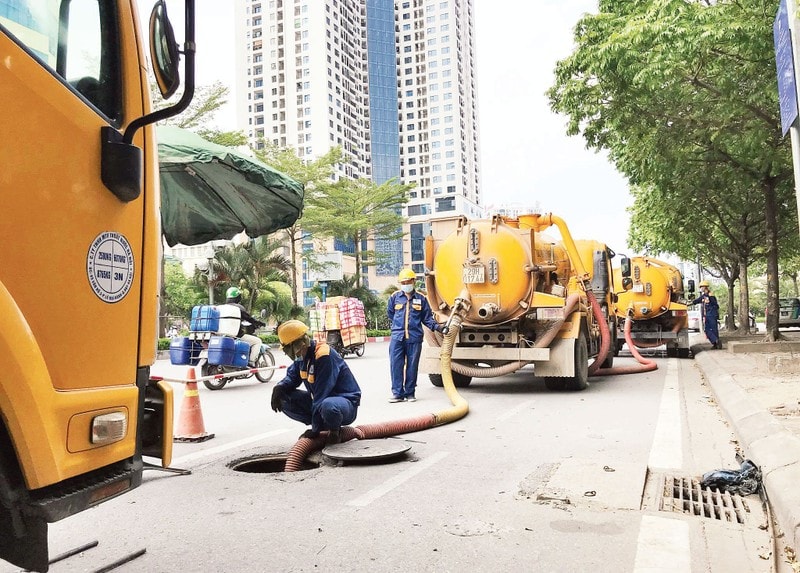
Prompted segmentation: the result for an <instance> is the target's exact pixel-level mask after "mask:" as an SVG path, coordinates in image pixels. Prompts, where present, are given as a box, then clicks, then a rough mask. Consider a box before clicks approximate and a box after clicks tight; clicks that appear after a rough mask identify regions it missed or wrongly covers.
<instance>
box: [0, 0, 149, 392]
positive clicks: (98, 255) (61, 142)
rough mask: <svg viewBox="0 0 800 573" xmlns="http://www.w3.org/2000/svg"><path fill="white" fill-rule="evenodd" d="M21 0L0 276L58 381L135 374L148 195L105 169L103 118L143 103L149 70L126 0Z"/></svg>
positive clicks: (10, 47)
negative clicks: (143, 67)
mask: <svg viewBox="0 0 800 573" xmlns="http://www.w3.org/2000/svg"><path fill="white" fill-rule="evenodd" d="M17 5H18V7H16V8H4V7H3V6H0V25H2V26H3V27H4V29H3V30H2V33H0V54H1V55H2V56H3V61H4V65H3V66H2V67H0V102H2V110H3V111H2V112H1V113H2V116H3V117H2V122H1V123H2V127H1V128H0V130H2V141H3V145H2V146H0V165H3V170H2V174H0V183H1V184H2V204H3V218H4V221H3V224H2V225H0V244H2V245H3V248H2V249H0V281H2V283H3V285H4V286H5V288H6V289H7V290H8V292H9V293H10V295H11V297H12V298H13V300H14V301H15V303H16V305H17V306H18V307H19V309H20V311H21V312H22V314H23V316H24V318H25V321H27V324H28V325H29V327H30V329H31V332H32V335H33V338H34V339H35V340H36V342H37V343H38V347H39V350H40V351H41V353H42V355H43V356H44V359H45V362H46V364H47V369H48V371H49V373H50V376H51V379H52V384H53V386H54V387H55V388H56V389H59V390H70V389H77V388H91V387H98V386H106V385H119V384H132V383H133V382H134V379H135V376H136V366H137V359H136V357H137V347H138V328H139V327H138V325H139V306H140V290H141V276H142V244H143V243H142V241H143V226H144V221H143V203H144V201H143V199H142V198H140V199H138V200H136V201H132V202H130V203H123V202H121V201H120V200H119V199H117V198H116V197H115V196H114V195H113V194H112V193H111V192H109V190H108V189H107V188H106V187H105V186H104V185H103V182H102V181H101V178H100V128H101V127H102V126H109V125H110V126H114V127H119V126H120V125H121V124H122V122H123V121H124V117H125V116H127V117H136V116H139V115H141V114H142V90H141V89H139V88H138V87H137V88H136V89H135V90H133V92H135V96H134V97H125V96H124V94H125V93H126V89H125V85H126V83H128V89H127V93H132V90H130V84H132V83H133V84H138V83H139V77H140V76H139V71H138V50H136V49H132V50H127V51H125V50H123V49H122V48H123V45H124V44H125V41H126V39H127V40H133V38H131V37H130V36H131V35H132V30H131V29H130V27H127V28H124V29H123V27H122V26H121V24H120V18H121V14H120V11H121V10H125V9H126V8H125V7H124V6H123V7H119V6H117V3H115V2H98V1H97V0H72V1H70V2H67V1H64V2H59V1H55V0H51V1H49V2H41V1H38V2H33V1H29V2H21V3H17ZM127 9H129V8H127ZM4 10H5V13H3V12H4ZM127 17H128V18H130V15H129V14H128V15H127ZM126 36H128V37H127V38H126ZM123 55H124V57H123ZM124 58H127V59H128V60H125V59H124ZM11 245H13V248H10V246H11Z"/></svg>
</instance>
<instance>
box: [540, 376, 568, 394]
mask: <svg viewBox="0 0 800 573" xmlns="http://www.w3.org/2000/svg"><path fill="white" fill-rule="evenodd" d="M567 380H569V378H561V377H560V376H545V377H544V387H545V388H547V389H548V390H552V391H553V392H560V391H562V390H563V389H564V388H566V387H567Z"/></svg>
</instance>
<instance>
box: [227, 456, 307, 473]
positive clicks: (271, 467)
mask: <svg viewBox="0 0 800 573" xmlns="http://www.w3.org/2000/svg"><path fill="white" fill-rule="evenodd" d="M288 457H289V456H288V455H286V454H270V455H259V456H250V457H248V458H242V459H240V460H234V461H232V462H231V463H229V464H228V467H229V468H231V469H232V470H234V471H237V472H245V473H250V474H274V473H283V471H284V469H285V468H286V460H287V459H288ZM318 467H319V464H318V463H314V462H311V461H309V460H308V459H306V460H303V463H302V465H301V466H300V469H299V470H298V471H304V470H313V469H316V468H318Z"/></svg>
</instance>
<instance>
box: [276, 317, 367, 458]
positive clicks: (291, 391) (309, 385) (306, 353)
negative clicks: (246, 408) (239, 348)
mask: <svg viewBox="0 0 800 573" xmlns="http://www.w3.org/2000/svg"><path fill="white" fill-rule="evenodd" d="M278 339H279V340H280V343H281V346H282V348H283V351H284V352H285V353H286V355H287V356H288V357H289V358H291V359H292V361H293V362H292V364H291V366H289V368H288V370H287V371H286V377H285V378H284V379H283V380H281V381H280V382H278V383H277V384H276V385H275V388H274V389H273V390H272V400H271V404H270V405H271V406H272V409H273V410H274V411H275V412H283V413H284V414H286V415H287V416H289V417H290V418H291V419H292V420H297V421H298V422H302V423H303V424H306V425H310V426H311V429H310V430H306V431H305V432H304V433H303V434H302V435H301V436H300V437H301V438H312V439H313V438H316V437H317V436H319V434H320V432H321V431H324V430H327V431H328V436H327V439H326V444H328V445H330V444H338V443H339V442H340V441H341V437H340V434H339V432H340V430H341V428H342V426H346V425H348V424H352V423H353V421H355V419H356V414H357V413H358V406H359V404H360V402H361V388H360V387H359V386H358V382H356V379H355V377H354V376H353V373H352V372H350V368H349V367H348V366H347V364H346V363H345V361H344V359H343V358H342V357H341V356H340V355H339V354H338V353H337V352H336V351H335V350H334V349H333V348H331V347H330V346H328V345H327V344H326V343H324V342H316V341H314V340H311V339H310V338H309V336H308V326H306V325H305V324H304V323H302V322H301V321H299V320H288V321H286V322H284V323H282V324H281V325H280V326H278ZM300 384H303V385H304V386H305V390H300V389H299V386H300Z"/></svg>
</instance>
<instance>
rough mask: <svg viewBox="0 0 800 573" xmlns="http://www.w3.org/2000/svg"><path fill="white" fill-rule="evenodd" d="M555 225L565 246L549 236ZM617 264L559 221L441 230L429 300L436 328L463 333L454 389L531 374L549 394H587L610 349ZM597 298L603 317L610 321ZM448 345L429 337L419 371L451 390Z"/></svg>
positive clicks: (536, 218) (526, 219)
mask: <svg viewBox="0 0 800 573" xmlns="http://www.w3.org/2000/svg"><path fill="white" fill-rule="evenodd" d="M554 225H555V226H557V227H558V231H559V234H560V235H561V238H560V239H555V238H552V237H549V236H547V235H545V234H544V233H543V232H542V231H544V230H545V229H547V228H549V227H551V226H554ZM611 257H613V252H612V251H611V250H610V249H608V248H607V247H606V246H605V245H603V244H602V243H599V242H596V241H573V240H572V237H571V235H570V233H569V230H568V228H567V226H566V224H565V223H564V221H563V220H561V219H560V218H558V217H556V216H554V215H551V214H548V215H538V214H531V215H521V216H520V217H519V218H508V217H502V216H499V215H497V216H494V217H492V218H491V219H485V220H472V221H470V220H467V219H466V218H464V217H456V218H451V219H439V220H435V221H432V222H431V235H430V236H428V237H427V238H426V243H425V267H426V272H425V283H426V296H427V297H428V301H429V302H430V305H431V308H432V309H433V310H434V313H435V314H436V318H437V320H439V321H440V322H441V321H448V324H453V323H454V322H455V324H456V328H457V329H458V337H457V339H456V340H455V345H454V347H453V349H452V354H451V357H450V358H451V360H450V364H451V365H452V376H453V381H454V384H455V385H456V386H466V385H468V384H469V383H470V382H471V380H472V378H474V377H478V378H494V377H498V376H503V375H505V374H510V373H513V372H516V371H517V370H521V369H523V368H525V367H527V366H529V365H532V366H533V369H527V370H526V371H527V372H530V374H531V378H534V377H539V378H544V381H545V384H546V386H547V387H548V388H549V389H552V390H564V389H566V390H583V389H585V388H586V387H587V386H588V367H589V360H590V359H592V358H595V359H596V358H597V357H598V353H599V352H600V349H601V333H602V331H603V330H604V329H603V328H601V323H606V324H608V323H611V324H612V325H613V324H614V323H615V320H616V319H615V317H614V305H613V300H612V297H613V293H614V289H613V285H612V280H613V277H612V271H611V263H610V261H611ZM590 296H594V298H596V299H597V301H598V303H599V304H598V309H599V308H603V310H601V311H598V312H599V314H600V315H601V316H602V320H598V319H597V317H596V316H595V313H594V312H593V310H592V307H591V305H590ZM605 331H606V332H610V331H609V330H608V329H607V328H606V329H605ZM441 346H442V338H441V335H440V334H438V333H431V332H428V333H426V339H425V344H424V345H423V349H422V357H421V361H420V371H421V372H427V373H428V374H429V376H430V379H431V382H432V383H433V384H434V385H436V386H440V385H442V383H443V380H442V372H441V361H440V351H441ZM607 356H608V355H607ZM610 356H611V359H613V354H610ZM605 360H607V361H608V360H610V359H609V358H606V359H605Z"/></svg>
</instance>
